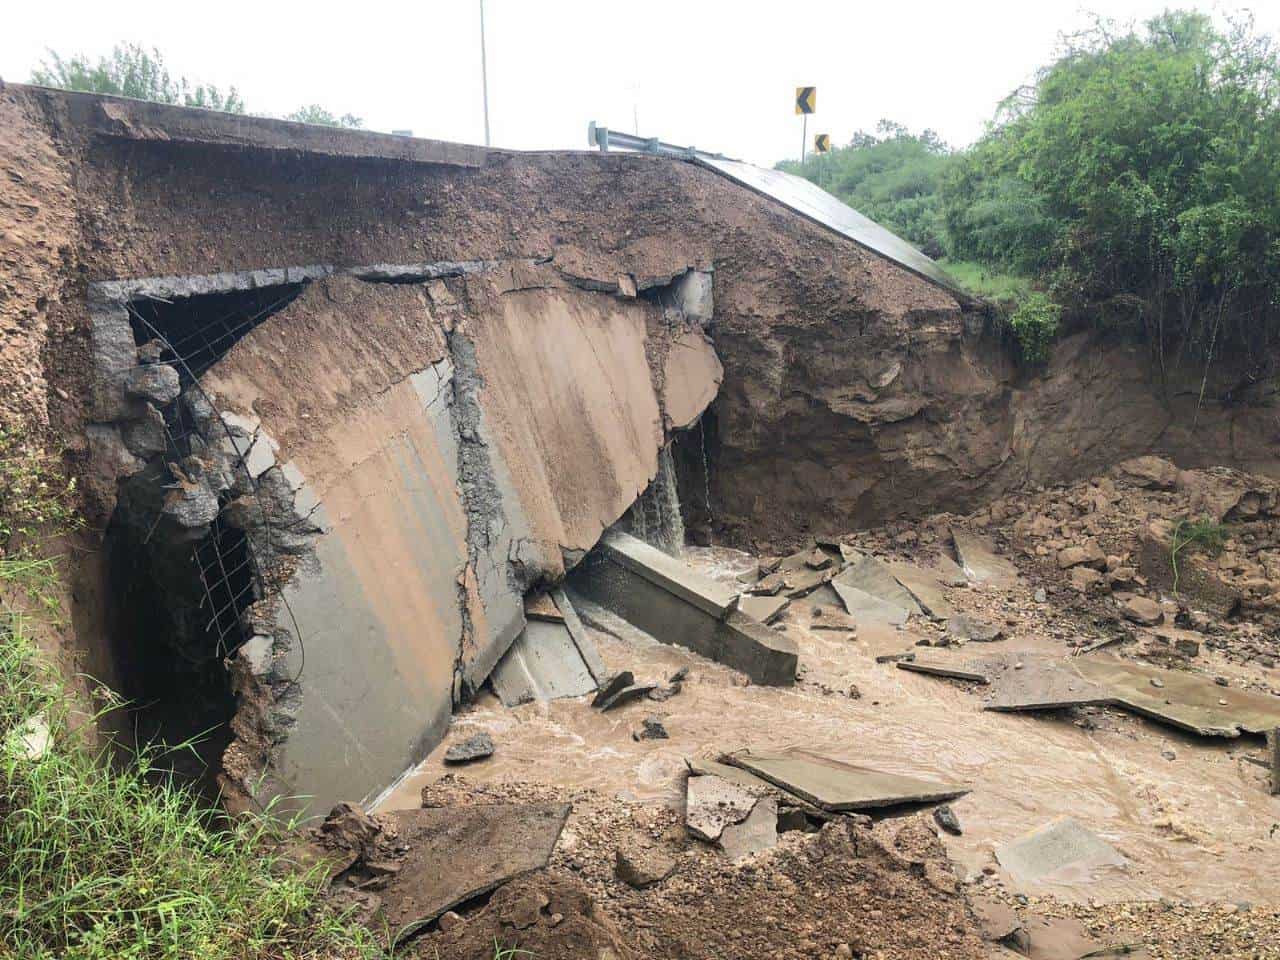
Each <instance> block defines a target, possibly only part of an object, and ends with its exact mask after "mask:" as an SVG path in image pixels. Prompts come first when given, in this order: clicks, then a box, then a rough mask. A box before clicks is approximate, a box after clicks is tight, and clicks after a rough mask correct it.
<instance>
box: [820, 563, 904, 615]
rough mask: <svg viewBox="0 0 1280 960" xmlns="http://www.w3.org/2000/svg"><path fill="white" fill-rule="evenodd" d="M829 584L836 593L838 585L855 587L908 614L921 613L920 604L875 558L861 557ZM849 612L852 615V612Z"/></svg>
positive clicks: (885, 564)
mask: <svg viewBox="0 0 1280 960" xmlns="http://www.w3.org/2000/svg"><path fill="white" fill-rule="evenodd" d="M831 584H832V586H834V587H835V588H836V592H837V593H839V592H840V586H838V585H844V586H848V587H856V588H857V589H859V590H861V591H863V592H864V593H869V594H871V595H872V596H873V597H879V598H880V599H881V600H884V601H885V602H887V603H891V604H893V605H894V606H895V607H900V608H901V609H903V610H905V611H906V612H907V613H908V614H912V613H917V614H918V613H920V612H921V610H920V604H918V603H917V602H916V599H915V597H913V596H912V595H911V592H910V591H909V590H907V588H906V587H904V586H903V585H902V584H901V583H899V582H898V578H897V577H895V576H894V575H893V572H892V571H891V570H890V569H889V565H888V564H887V563H884V562H883V561H881V560H877V559H876V558H875V557H863V558H862V559H861V560H859V561H857V562H856V563H852V564H850V565H849V566H847V567H845V568H844V570H842V571H841V572H840V575H839V576H837V577H836V578H835V579H834V580H832V581H831ZM849 612H850V613H853V611H852V610H850V611H849Z"/></svg>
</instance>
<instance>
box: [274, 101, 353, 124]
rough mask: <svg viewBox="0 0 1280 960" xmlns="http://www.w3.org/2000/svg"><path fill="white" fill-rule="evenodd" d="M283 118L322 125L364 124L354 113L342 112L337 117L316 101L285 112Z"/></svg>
mask: <svg viewBox="0 0 1280 960" xmlns="http://www.w3.org/2000/svg"><path fill="white" fill-rule="evenodd" d="M285 119H286V120H296V121H297V122H298V123H316V124H320V125H321V126H324V127H351V128H356V127H362V126H364V120H362V119H361V118H360V117H357V116H355V115H354V114H350V113H344V114H343V115H342V116H340V117H339V116H336V115H335V114H332V113H330V112H329V111H328V110H326V109H325V108H324V107H322V106H320V105H319V104H316V103H312V104H308V105H307V106H305V107H299V108H298V109H297V110H295V111H293V113H290V114H287V115H286V116H285Z"/></svg>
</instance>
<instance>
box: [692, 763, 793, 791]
mask: <svg viewBox="0 0 1280 960" xmlns="http://www.w3.org/2000/svg"><path fill="white" fill-rule="evenodd" d="M685 765H686V766H688V768H689V772H690V773H691V774H692V775H693V776H695V777H698V776H708V775H710V776H715V777H719V778H720V779H721V780H727V781H729V782H730V783H735V784H737V785H738V786H740V787H745V788H746V789H747V790H749V791H751V792H752V793H753V794H755V795H756V796H765V795H767V794H770V793H773V792H774V791H775V790H777V789H778V788H777V787H775V786H774V785H773V784H772V783H770V782H769V781H768V780H762V779H761V778H760V777H757V776H756V775H755V774H754V773H751V772H750V771H749V770H743V769H742V768H741V767H734V766H730V765H729V764H727V763H721V762H720V761H719V760H711V759H709V758H707V757H696V758H694V759H692V760H690V759H686V760H685ZM691 779H692V778H691Z"/></svg>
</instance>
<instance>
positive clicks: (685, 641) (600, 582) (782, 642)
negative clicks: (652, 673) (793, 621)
mask: <svg viewBox="0 0 1280 960" xmlns="http://www.w3.org/2000/svg"><path fill="white" fill-rule="evenodd" d="M602 545H603V548H602V549H598V550H593V551H592V552H591V553H590V554H589V555H588V556H587V558H586V559H585V560H584V561H583V562H582V563H581V564H579V566H578V567H577V569H575V570H574V572H573V574H572V575H571V582H572V585H573V590H574V593H575V595H580V596H583V597H585V598H586V599H588V600H590V601H593V602H594V603H597V604H599V605H601V606H603V607H604V608H605V609H606V610H608V611H609V612H611V613H613V614H616V615H617V616H619V617H621V618H622V619H623V620H626V621H627V622H628V623H630V624H631V625H633V626H635V627H638V628H639V629H641V630H643V631H644V632H645V633H647V634H649V635H650V636H652V637H654V638H655V639H657V640H659V641H661V642H663V643H675V644H680V645H681V646H684V647H687V648H689V649H690V650H693V651H694V652H695V653H699V654H701V655H702V656H704V657H708V658H710V659H712V660H715V661H717V662H719V663H723V664H724V665H725V666H728V667H732V668H733V669H735V670H741V671H742V672H743V673H745V674H746V675H747V676H748V677H750V678H751V680H752V681H753V682H755V683H759V684H764V685H767V686H789V685H790V684H793V683H795V678H796V665H797V661H798V658H799V651H798V648H797V647H796V644H795V641H794V640H792V639H791V638H789V637H786V636H783V635H782V634H780V633H778V632H777V631H775V630H770V629H769V628H768V627H766V626H765V625H764V624H762V623H760V622H759V621H758V620H755V619H754V618H752V617H750V616H748V615H747V614H746V613H743V612H742V611H741V610H738V609H736V604H737V601H738V595H737V593H736V592H733V591H730V590H728V588H726V587H724V586H722V585H720V584H718V583H714V582H712V581H708V580H707V578H705V577H703V576H701V575H699V574H696V573H694V571H693V570H692V569H691V568H689V567H687V566H686V565H685V564H683V563H681V562H680V561H678V560H676V559H674V558H673V557H669V556H667V555H666V554H664V553H662V552H661V551H658V550H656V549H654V548H653V547H650V546H648V545H647V544H643V543H640V541H638V540H636V539H635V538H634V537H631V536H629V535H627V534H621V533H617V532H611V533H609V534H608V535H607V536H606V537H605V539H604V540H603V541H602ZM650 562H652V563H653V564H654V569H653V570H652V571H650V572H648V573H641V572H640V571H641V570H644V569H647V565H648V564H649V563H650ZM686 574H687V575H688V576H686ZM708 584H709V586H708ZM691 597H693V598H697V602H695V601H694V600H693V599H690V598H691ZM722 601H723V602H722Z"/></svg>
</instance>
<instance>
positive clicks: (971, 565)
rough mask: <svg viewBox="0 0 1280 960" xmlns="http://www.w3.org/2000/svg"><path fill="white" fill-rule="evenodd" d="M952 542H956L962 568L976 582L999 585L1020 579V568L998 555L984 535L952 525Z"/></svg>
mask: <svg viewBox="0 0 1280 960" xmlns="http://www.w3.org/2000/svg"><path fill="white" fill-rule="evenodd" d="M951 542H952V543H954V544H955V547H956V557H957V559H958V560H959V562H960V568H961V569H962V570H964V574H965V576H966V577H968V578H969V579H970V580H971V581H973V582H974V583H991V584H996V585H999V584H1004V583H1012V582H1013V581H1015V580H1017V579H1018V568H1017V567H1015V566H1014V565H1013V564H1012V563H1010V562H1009V561H1008V560H1006V559H1005V558H1004V557H1001V556H998V555H997V554H996V552H995V550H993V549H992V547H991V544H990V543H988V542H987V541H986V539H985V538H984V537H980V536H978V535H977V534H975V533H970V532H969V531H968V530H961V529H959V528H957V527H952V528H951Z"/></svg>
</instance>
